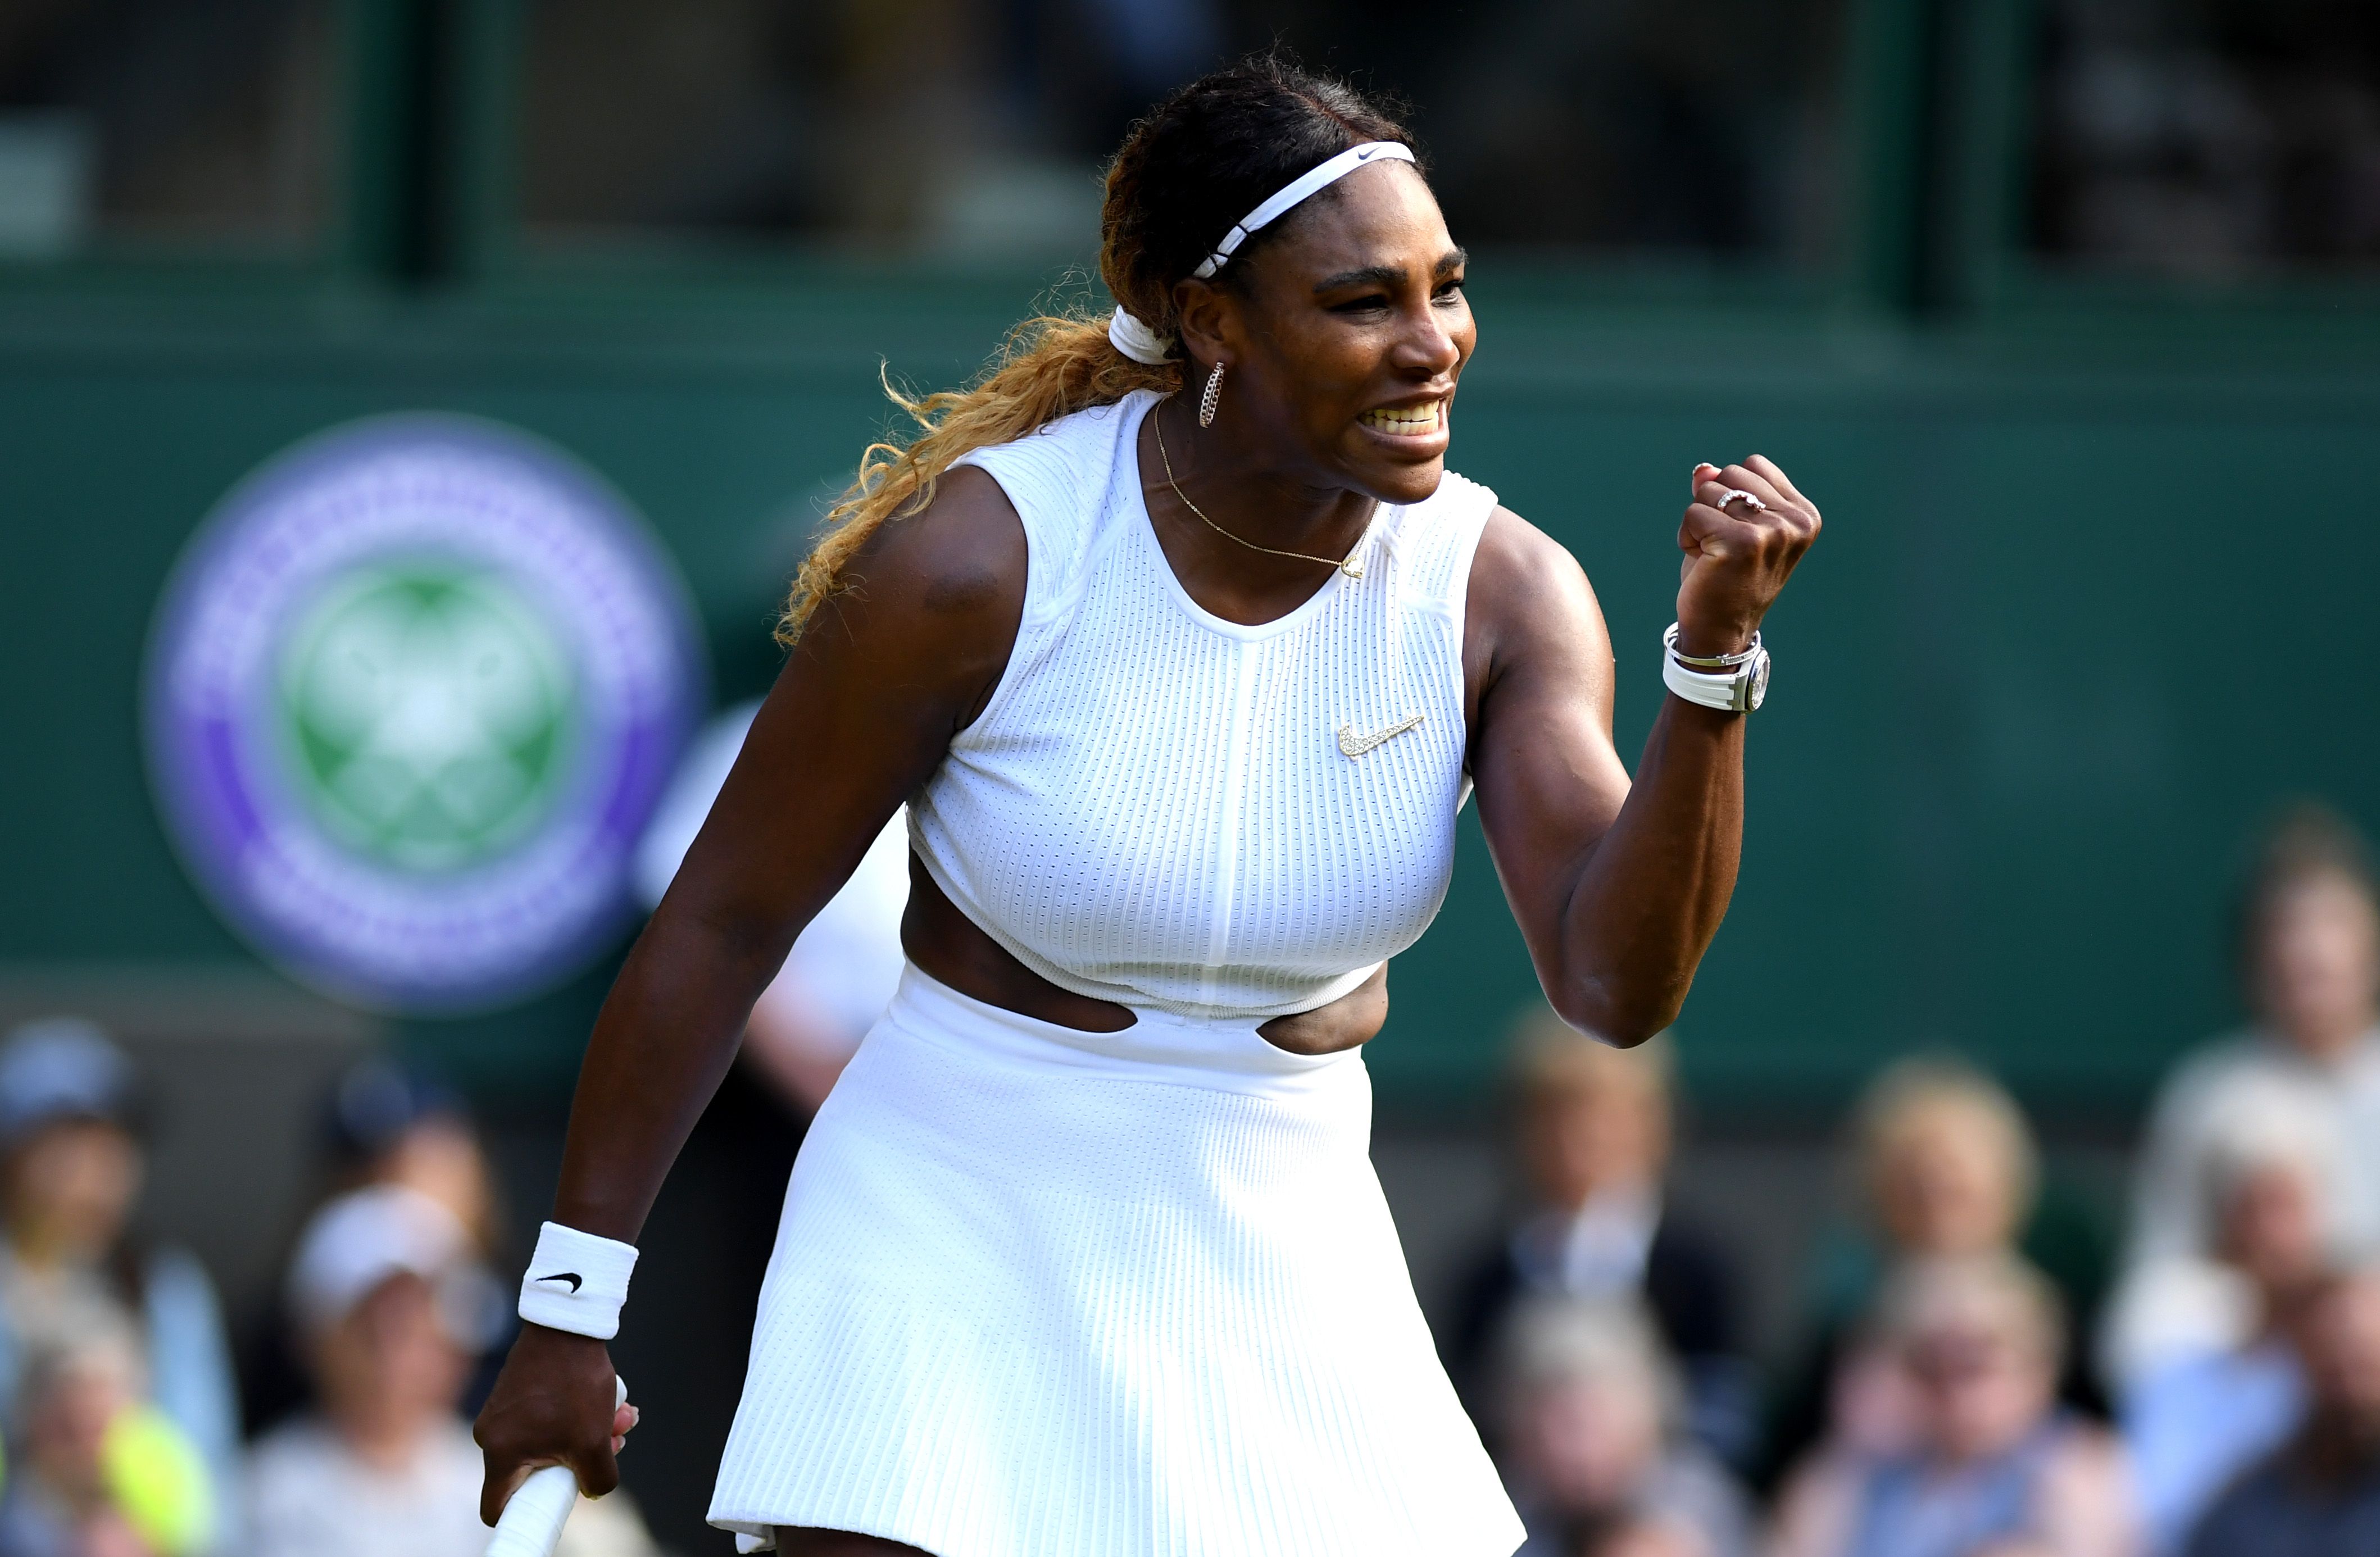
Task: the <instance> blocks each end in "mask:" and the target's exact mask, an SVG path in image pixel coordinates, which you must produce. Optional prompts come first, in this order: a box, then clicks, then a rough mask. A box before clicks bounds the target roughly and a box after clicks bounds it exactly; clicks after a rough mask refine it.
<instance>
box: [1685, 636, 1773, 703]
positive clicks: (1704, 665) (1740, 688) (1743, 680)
mask: <svg viewBox="0 0 2380 1557" xmlns="http://www.w3.org/2000/svg"><path fill="white" fill-rule="evenodd" d="M1661 684H1662V685H1664V686H1666V687H1668V688H1669V689H1670V691H1671V692H1674V693H1676V694H1678V695H1679V696H1680V697H1682V698H1684V699H1685V700H1686V701H1687V702H1689V703H1699V704H1701V705H1702V706H1704V707H1706V708H1717V709H1718V710H1719V711H1721V712H1722V713H1730V714H1748V713H1750V712H1752V711H1753V710H1754V709H1755V708H1757V707H1759V706H1760V705H1761V704H1762V703H1763V702H1764V701H1766V700H1767V696H1768V651H1767V649H1765V648H1763V647H1761V646H1760V634H1757V633H1755V634H1753V635H1752V646H1751V647H1750V648H1748V649H1745V650H1744V651H1743V653H1742V654H1720V655H1713V656H1711V657H1709V658H1703V657H1701V656H1699V655H1692V654H1681V653H1679V652H1678V624H1677V623H1676V622H1671V623H1670V630H1669V631H1668V632H1666V633H1664V634H1661Z"/></svg>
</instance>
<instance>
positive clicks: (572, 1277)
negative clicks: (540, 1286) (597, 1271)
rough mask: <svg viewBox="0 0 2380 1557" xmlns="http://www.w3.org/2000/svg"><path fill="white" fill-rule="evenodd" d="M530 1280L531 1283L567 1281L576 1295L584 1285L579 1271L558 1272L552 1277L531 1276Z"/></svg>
mask: <svg viewBox="0 0 2380 1557" xmlns="http://www.w3.org/2000/svg"><path fill="white" fill-rule="evenodd" d="M528 1279H529V1280H531V1281H566V1282H568V1283H569V1284H570V1290H571V1292H572V1293H574V1294H576V1293H577V1290H578V1288H579V1287H580V1286H581V1285H584V1283H583V1281H582V1278H581V1277H580V1276H579V1274H578V1273H577V1271H556V1272H554V1273H553V1274H552V1275H550V1276H531V1277H529V1278H528Z"/></svg>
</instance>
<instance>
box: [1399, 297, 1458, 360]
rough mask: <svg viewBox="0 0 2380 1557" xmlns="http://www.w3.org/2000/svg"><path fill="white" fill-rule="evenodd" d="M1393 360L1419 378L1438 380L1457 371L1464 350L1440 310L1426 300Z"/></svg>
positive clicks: (1400, 343)
mask: <svg viewBox="0 0 2380 1557" xmlns="http://www.w3.org/2000/svg"><path fill="white" fill-rule="evenodd" d="M1391 360H1392V361H1394V362H1395V364H1396V366H1397V367H1398V368H1400V369H1402V370H1403V371H1404V372H1407V373H1410V374H1412V375H1413V376H1414V377H1415V378H1420V379H1428V378H1437V377H1439V376H1440V375H1443V374H1448V373H1451V372H1453V371H1454V369H1455V368H1456V366H1457V365H1458V364H1460V363H1461V362H1462V360H1463V347H1462V344H1460V343H1459V342H1457V341H1456V340H1455V338H1454V334H1453V332H1451V331H1450V330H1449V329H1447V327H1446V320H1443V319H1441V318H1440V317H1439V309H1438V308H1435V307H1433V306H1432V304H1431V302H1430V300H1429V299H1428V298H1427V297H1425V298H1424V299H1423V300H1422V305H1421V307H1420V308H1418V309H1416V310H1415V313H1414V316H1413V324H1412V328H1410V329H1408V330H1407V331H1405V332H1404V336H1403V339H1402V340H1400V341H1399V342H1398V343H1397V348H1396V352H1395V354H1394V356H1393V357H1392V358H1391Z"/></svg>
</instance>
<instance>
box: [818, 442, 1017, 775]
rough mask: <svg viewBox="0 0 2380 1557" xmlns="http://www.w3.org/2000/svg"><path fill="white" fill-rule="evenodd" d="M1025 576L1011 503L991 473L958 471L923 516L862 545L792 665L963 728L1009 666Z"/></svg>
mask: <svg viewBox="0 0 2380 1557" xmlns="http://www.w3.org/2000/svg"><path fill="white" fill-rule="evenodd" d="M1025 585H1026V544H1025V525H1024V522H1023V521H1022V520H1021V519H1019V518H1018V517H1017V514H1016V508H1015V505H1014V504H1013V503H1011V502H1010V501H1008V494H1007V493H1006V492H1004V491H1002V489H1001V486H1000V483H999V482H998V481H995V480H994V479H992V477H990V474H988V473H987V472H985V471H983V470H980V469H978V468H977V467H976V466H974V465H962V466H959V467H958V468H957V469H955V470H951V471H948V472H945V473H944V474H943V476H942V477H941V480H939V481H938V482H937V483H936V484H935V489H934V496H933V500H932V501H930V502H929V503H928V504H927V505H926V506H925V507H924V508H922V509H920V510H918V511H917V512H916V513H904V514H899V515H896V516H895V517H892V518H889V519H887V520H885V521H884V522H883V523H882V524H880V525H878V526H877V527H876V529H875V531H874V533H872V534H871V535H869V536H868V538H867V539H866V540H865V541H864V542H862V543H861V545H860V547H859V549H858V550H857V551H856V552H855V553H854V554H853V555H852V557H851V560H850V561H849V562H848V563H846V564H845V566H844V570H843V577H842V581H841V584H840V586H839V587H838V588H837V589H836V590H835V591H834V593H832V595H830V596H828V597H827V598H826V599H825V600H823V601H821V602H820V605H819V609H818V612H817V614H816V615H815V616H813V617H812V618H811V619H810V622H809V624H808V626H807V627H806V628H805V629H804V631H803V633H802V636H801V639H800V641H799V642H798V643H797V644H796V645H795V658H794V663H795V664H799V663H807V665H809V666H811V667H814V668H815V669H816V670H819V671H820V672H822V673H824V674H826V675H827V676H828V677H829V678H831V679H833V680H837V681H843V680H850V681H853V682H855V683H865V685H866V686H867V687H868V688H872V689H873V691H874V693H875V694H878V695H880V696H881V695H883V694H891V695H892V699H893V700H894V701H895V702H908V701H918V702H919V703H920V706H929V707H934V708H938V709H940V710H941V711H942V712H941V715H939V716H938V718H943V719H946V720H947V721H948V724H949V728H952V729H956V728H959V727H962V726H964V725H965V724H966V723H968V722H969V721H970V720H972V718H974V714H975V711H976V710H977V709H979V708H980V707H981V706H982V704H983V702H984V700H985V699H986V698H988V697H989V696H990V692H991V688H992V687H993V686H994V685H995V684H996V683H997V682H999V680H1000V677H1001V673H1002V671H1003V670H1006V669H1007V665H1008V657H1009V653H1010V651H1011V650H1012V649H1013V648H1014V646H1015V644H1016V631H1017V626H1018V623H1019V622H1021V621H1022V620H1023V618H1024V615H1025ZM792 668H793V665H792V664H789V666H788V669H789V670H790V669H792Z"/></svg>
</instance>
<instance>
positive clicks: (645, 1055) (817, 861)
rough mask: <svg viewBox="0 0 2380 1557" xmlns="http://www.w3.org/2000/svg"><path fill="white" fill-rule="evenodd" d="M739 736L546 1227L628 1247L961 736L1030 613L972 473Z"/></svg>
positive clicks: (623, 991) (906, 540) (949, 487)
mask: <svg viewBox="0 0 2380 1557" xmlns="http://www.w3.org/2000/svg"><path fill="white" fill-rule="evenodd" d="M852 572H853V575H854V577H855V580H856V582H855V585H854V586H853V587H852V588H851V589H850V590H848V591H846V592H845V593H844V594H842V595H840V596H838V597H835V598H834V599H832V600H830V601H829V602H827V604H826V605H824V606H823V607H821V608H820V611H819V614H818V616H817V617H816V618H815V619H814V620H813V621H812V622H811V623H810V627H809V630H808V631H807V633H806V634H803V637H802V640H801V643H800V644H799V646H797V647H796V648H795V651H794V653H793V655H792V657H791V658H789V659H788V660H787V661H786V664H785V668H784V670H783V671H782V672H781V673H780V674H779V676H778V678H777V683H776V686H775V687H774V688H773V689H772V690H771V692H770V694H769V698H768V701H767V702H766V703H764V704H763V705H762V706H761V708H760V712H759V717H758V718H755V719H754V720H753V723H752V732H751V734H750V735H749V736H748V737H747V738H746V740H745V743H744V752H743V754H742V755H741V756H740V757H738V758H737V759H736V762H735V768H734V770H733V771H731V772H730V773H729V774H728V776H727V782H726V784H725V785H724V786H723V787H722V789H721V791H720V793H719V800H718V802H717V803H716V804H714V805H713V806H712V807H711V811H710V819H709V820H708V821H706V822H705V823H704V824H703V827H702V831H701V832H700V833H699V834H698V835H697V836H696V838H695V840H694V844H693V847H691V848H690V849H688V850H687V851H686V863H684V864H683V865H681V866H680V867H679V868H678V873H677V876H676V878H675V879H674V881H673V882H672V883H671V885H670V889H669V891H668V893H667V895H665V896H664V897H663V898H662V901H661V905H660V907H658V908H657V909H655V910H654V911H653V916H652V919H651V921H650V923H648V924H647V925H646V927H645V932H644V934H643V935H640V936H638V937H637V944H636V947H635V948H634V949H633V950H632V951H631V952H630V953H629V954H628V960H627V963H626V965H625V967H623V968H622V969H621V972H620V977H619V981H618V983H616V984H613V988H612V994H611V997H610V998H609V999H607V1000H606V1001H605V1002H604V1004H603V1010H602V1014H601V1016H600V1017H599V1018H598V1019H597V1020H596V1023H595V1031H594V1035H593V1037H592V1038H591V1039H590V1040H589V1044H588V1046H587V1058H586V1061H585V1064H584V1065H583V1067H582V1068H581V1069H580V1071H579V1076H578V1091H577V1097H576V1098H575V1099H574V1101H573V1103H572V1104H571V1111H570V1135H569V1140H568V1143H567V1145H566V1146H565V1149H564V1153H563V1159H562V1182H561V1188H560V1189H559V1190H558V1191H557V1193H556V1195H555V1198H554V1219H555V1220H556V1221H559V1222H563V1223H565V1224H567V1225H570V1226H574V1227H578V1228H582V1229H584V1230H585V1231H587V1232H590V1233H596V1234H600V1235H601V1236H603V1237H613V1238H619V1239H622V1240H624V1241H633V1240H634V1239H635V1237H636V1236H637V1230H638V1229H639V1228H641V1227H642V1226H643V1225H644V1220H645V1213H647V1212H649V1211H650V1210H651V1209H652V1203H653V1198H654V1196H655V1195H657V1194H658V1193H659V1192H660V1190H661V1184H662V1177H664V1176H665V1175H666V1174H667V1173H668V1171H669V1166H670V1164H671V1163H672V1162H673V1161H674V1159H675V1158H676V1156H677V1153H678V1149H679V1148H680V1147H681V1146H683V1145H684V1144H685V1142H686V1135H687V1134H688V1132H689V1131H691V1130H692V1129H693V1128H694V1122H695V1120H696V1118H697V1117H698V1116H699V1115H700V1114H701V1112H702V1110H703V1108H704V1106H705V1105H706V1104H708V1103H709V1102H710V1095H711V1093H712V1092H714V1091H715V1090H716V1089H717V1087H718V1085H719V1081H720V1079H721V1077H722V1076H723V1075H725V1073H726V1070H727V1067H728V1064H729V1062H730V1061H732V1060H733V1059H734V1058H735V1046H736V1042H737V1039H738V1038H739V1036H740V1035H741V1034H742V1032H743V1031H744V1023H745V1019H746V1018H747V1015H748V1014H749V1013H750V1011H751V1009H752V1002H753V1001H754V1000H755V999H757V998H758V997H759V994H760V991H761V990H762V989H763V988H765V987H766V986H767V984H768V983H769V981H770V979H771V978H772V977H774V976H775V974H776V972H777V969H778V968H779V966H780V965H782V964H783V961H784V959H785V952H786V949H787V948H788V947H791V946H792V945H793V943H794V938H795V936H796V935H799V934H800V933H801V930H802V927H803V926H804V925H805V924H807V923H809V921H810V918H811V916H812V915H814V914H815V913H817V912H818V911H819V910H820V908H822V907H824V906H825V904H826V901H827V899H830V898H832V897H833V896H834V894H835V892H836V891H837V889H839V888H840V887H842V886H843V884H844V881H846V880H848V879H849V878H850V875H851V873H852V871H853V870H854V869H855V868H856V866H857V865H858V863H859V859H860V856H861V855H862V854H864V853H866V852H867V851H868V845H869V843H871V842H872V841H874V839H875V838H876V835H877V834H878V833H879V832H880V831H882V830H883V827H884V824H885V822H886V820H887V819H888V818H890V817H891V816H892V813H893V811H894V809H895V808H897V807H898V806H899V805H900V804H901V803H902V802H903V801H904V800H905V799H906V798H907V797H908V795H909V793H910V792H911V791H913V790H915V789H916V788H917V785H918V784H920V783H921V782H923V781H924V779H925V778H926V776H927V775H928V774H929V773H930V772H931V771H932V770H933V767H934V765H935V764H937V763H938V762H940V761H941V757H942V754H943V752H944V750H945V749H946V748H947V747H948V746H949V744H950V741H951V737H952V736H953V734H955V733H956V732H957V731H958V730H961V729H962V728H964V727H965V725H966V723H967V722H968V721H969V720H970V719H972V718H974V717H975V714H976V712H977V710H978V709H979V708H980V707H981V706H982V704H983V703H984V701H985V700H986V699H987V698H988V697H989V696H990V692H991V689H992V687H993V686H994V685H995V684H996V683H997V682H998V681H999V679H1000V674H1001V670H1002V667H1003V666H1005V664H1006V663H1007V659H1008V650H1009V646H1011V645H1012V644H1013V643H1014V641H1015V636H1016V624H1017V619H1018V617H1019V615H1020V614H1021V613H1022V611H1023V610H1024V601H1025V533H1024V528H1023V526H1022V525H1020V524H1019V523H1018V521H1017V519H1016V517H1015V513H1014V510H1013V509H1011V508H1010V507H1009V504H1008V501H1007V499H1006V497H1005V496H1003V495H1002V492H1001V491H1000V489H999V487H998V486H997V484H995V483H994V482H993V481H992V479H991V478H990V477H989V476H987V475H985V474H984V473H983V472H982V471H980V470H977V469H976V468H974V467H973V466H966V467H963V468H961V469H959V470H956V471H953V472H952V473H951V475H950V476H949V477H947V478H945V480H944V482H943V484H942V488H941V491H940V492H939V493H938V494H937V496H936V498H935V501H934V502H933V504H932V506H931V507H929V509H928V510H927V511H926V512H924V513H920V514H917V515H915V516H913V517H910V518H905V519H901V520H898V521H895V522H893V523H890V524H887V525H884V526H883V527H882V528H881V529H880V530H879V531H878V532H877V534H876V535H875V536H874V537H872V538H871V539H870V541H869V543H868V547H867V548H866V549H864V550H863V551H862V553H861V555H860V556H859V557H858V558H857V559H856V563H855V566H854V568H853V570H852Z"/></svg>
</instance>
